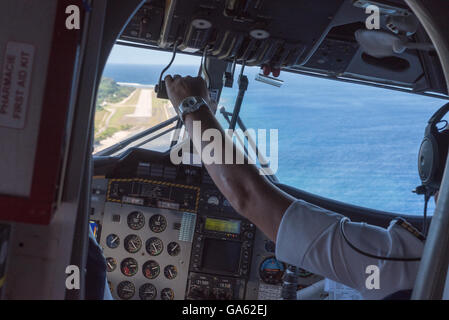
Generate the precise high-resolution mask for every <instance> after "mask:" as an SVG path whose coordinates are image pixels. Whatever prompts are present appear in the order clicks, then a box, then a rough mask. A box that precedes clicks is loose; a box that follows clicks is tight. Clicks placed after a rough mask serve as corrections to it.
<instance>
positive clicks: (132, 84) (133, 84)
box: [117, 82, 154, 89]
mask: <svg viewBox="0 0 449 320" xmlns="http://www.w3.org/2000/svg"><path fill="white" fill-rule="evenodd" d="M117 84H118V85H119V86H123V87H133V88H143V89H154V84H143V83H136V82H117Z"/></svg>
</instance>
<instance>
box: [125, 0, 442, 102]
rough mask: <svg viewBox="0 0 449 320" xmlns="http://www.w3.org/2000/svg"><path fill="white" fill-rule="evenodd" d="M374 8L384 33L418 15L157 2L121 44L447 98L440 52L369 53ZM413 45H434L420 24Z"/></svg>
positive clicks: (321, 1) (327, 2)
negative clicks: (363, 40)
mask: <svg viewBox="0 0 449 320" xmlns="http://www.w3.org/2000/svg"><path fill="white" fill-rule="evenodd" d="M369 4H374V5H377V6H378V7H380V8H381V11H380V12H381V15H380V28H381V30H378V31H384V32H390V33H393V32H392V31H391V30H389V29H388V26H387V25H388V24H389V21H391V19H390V18H391V17H394V16H400V15H402V16H403V15H410V16H413V14H412V12H411V11H410V10H409V9H408V8H407V6H406V5H405V3H404V2H403V1H402V0H395V1H392V0H390V1H386V0H375V1H371V0H301V1H299V0H282V1H273V0H188V1H187V0H150V1H147V3H146V4H145V5H144V6H143V7H142V8H141V9H140V10H139V11H138V12H137V13H136V14H135V16H134V17H133V18H132V20H131V21H130V22H129V24H128V26H127V27H126V28H125V30H124V32H123V34H122V35H121V37H120V40H124V41H127V42H133V43H139V44H143V45H145V46H148V47H149V48H157V49H162V50H167V51H171V50H172V48H173V45H174V44H175V43H177V45H178V50H179V51H182V52H185V53H189V54H196V55H201V54H202V53H203V51H204V50H207V54H208V56H211V57H215V58H218V59H222V60H227V61H229V62H233V61H236V62H237V63H243V62H244V63H245V65H248V66H264V65H267V66H269V67H270V68H271V69H278V68H280V69H282V70H285V71H292V72H306V73H318V74H322V75H327V76H331V77H337V78H340V77H341V78H349V79H357V80H363V81H369V82H371V83H372V82H374V83H378V84H389V85H394V86H399V87H404V88H408V89H411V90H412V91H414V92H418V93H421V92H432V93H438V94H447V90H446V88H445V84H444V83H445V82H444V76H443V74H442V71H441V66H440V63H439V60H438V57H437V55H436V53H435V52H433V51H418V50H406V51H404V52H402V53H392V54H391V55H390V56H388V57H381V58H379V57H373V56H371V55H369V54H367V53H366V52H364V51H363V50H362V48H361V47H360V45H359V43H358V42H357V40H356V38H355V32H356V31H357V30H359V29H363V30H365V29H366V25H365V22H366V20H367V18H368V17H369V15H370V14H367V13H365V9H364V8H363V7H364V6H367V5H369ZM383 8H387V9H388V10H387V9H385V10H384V9H383ZM399 32H401V31H400V30H399ZM408 39H409V41H410V42H417V43H418V42H419V43H423V42H424V43H426V42H427V43H428V42H430V40H429V39H428V37H427V35H426V33H425V31H424V29H423V28H422V27H421V26H420V25H418V26H417V30H416V31H415V32H413V34H411V35H409V36H408Z"/></svg>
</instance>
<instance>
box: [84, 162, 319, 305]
mask: <svg viewBox="0 0 449 320" xmlns="http://www.w3.org/2000/svg"><path fill="white" fill-rule="evenodd" d="M125 165H127V166H128V165H130V164H126V161H125ZM142 168H146V169H145V170H144V171H143V170H142ZM148 168H152V169H149V170H147V169H148ZM120 171H121V170H120V169H119V170H116V171H115V172H114V173H113V175H114V176H115V177H108V176H107V175H105V176H101V177H95V178H94V179H93V189H92V198H91V199H92V201H91V214H90V221H91V226H92V227H93V230H94V231H95V232H94V233H95V235H96V238H97V240H98V242H99V244H100V246H101V247H102V248H103V254H104V256H105V258H106V266H107V278H108V283H109V286H110V289H111V293H112V296H113V297H114V299H118V300H182V299H188V300H236V299H238V300H243V299H253V300H254V299H260V300H264V299H280V298H281V294H282V282H283V275H284V273H285V271H286V269H287V267H288V265H286V264H285V263H283V262H281V261H278V260H277V259H276V257H275V253H274V251H275V246H274V243H273V242H271V241H269V240H268V239H267V238H266V237H265V236H264V235H263V234H262V233H261V232H260V230H258V229H257V228H256V226H255V225H253V224H252V223H251V222H250V221H249V220H247V219H245V218H243V217H242V216H240V215H239V214H238V213H237V212H235V210H234V209H233V208H232V207H231V205H230V204H229V202H228V201H227V200H226V198H225V197H224V196H223V195H222V194H221V193H220V191H219V190H218V189H217V188H216V186H215V185H214V183H213V181H212V179H211V178H210V177H209V176H208V174H207V172H206V171H205V170H203V169H202V168H198V167H190V166H183V165H181V166H177V167H174V166H172V165H161V164H159V163H142V162H139V163H138V164H137V165H136V170H134V173H132V174H130V170H129V168H127V169H126V170H125V171H126V174H123V173H121V172H120ZM124 175H126V176H127V177H125V176H124ZM321 279H322V278H321V277H319V276H316V275H313V274H309V273H307V272H306V271H304V273H303V274H302V275H301V274H300V276H299V283H298V286H299V287H307V286H308V285H310V284H313V283H314V282H316V281H319V280H321Z"/></svg>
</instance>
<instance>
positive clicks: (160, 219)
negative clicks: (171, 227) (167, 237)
mask: <svg viewBox="0 0 449 320" xmlns="http://www.w3.org/2000/svg"><path fill="white" fill-rule="evenodd" d="M165 228H167V220H165V218H164V216H162V215H160V214H155V215H154V216H152V217H151V218H150V229H151V231H153V232H155V233H160V232H162V231H164V230H165Z"/></svg>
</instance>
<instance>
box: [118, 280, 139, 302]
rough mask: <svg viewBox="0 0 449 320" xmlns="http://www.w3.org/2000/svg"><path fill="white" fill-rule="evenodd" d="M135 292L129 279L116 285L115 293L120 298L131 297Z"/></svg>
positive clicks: (126, 298)
mask: <svg viewBox="0 0 449 320" xmlns="http://www.w3.org/2000/svg"><path fill="white" fill-rule="evenodd" d="M135 292H136V288H135V287H134V284H133V283H132V282H129V281H122V282H120V283H119V284H118V286H117V295H118V296H119V297H120V299H123V300H128V299H131V298H132V297H133V296H134V293H135Z"/></svg>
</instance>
